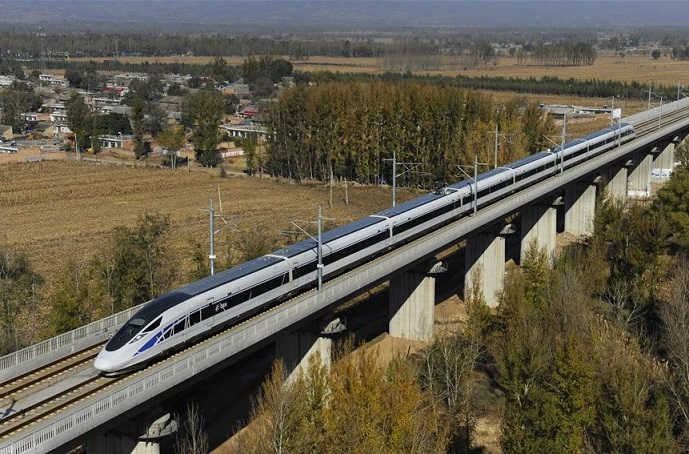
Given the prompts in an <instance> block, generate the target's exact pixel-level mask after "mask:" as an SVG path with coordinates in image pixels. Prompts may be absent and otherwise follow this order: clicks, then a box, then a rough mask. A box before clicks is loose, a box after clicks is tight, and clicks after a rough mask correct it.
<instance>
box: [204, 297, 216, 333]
mask: <svg viewBox="0 0 689 454" xmlns="http://www.w3.org/2000/svg"><path fill="white" fill-rule="evenodd" d="M214 300H215V298H213V297H210V298H208V299H207V300H206V307H207V308H208V316H207V317H205V322H206V326H207V327H211V326H213V323H215V307H214V306H213V301H214Z"/></svg>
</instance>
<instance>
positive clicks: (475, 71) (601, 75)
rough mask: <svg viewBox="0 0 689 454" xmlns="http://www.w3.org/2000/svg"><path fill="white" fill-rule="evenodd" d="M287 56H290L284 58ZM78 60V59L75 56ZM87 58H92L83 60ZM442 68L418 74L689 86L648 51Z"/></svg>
mask: <svg viewBox="0 0 689 454" xmlns="http://www.w3.org/2000/svg"><path fill="white" fill-rule="evenodd" d="M223 58H224V59H225V60H226V61H227V62H228V64H230V65H241V64H242V63H243V62H244V58H243V57H237V56H229V57H223ZM285 58H287V57H285ZM75 60H77V61H78V59H75ZM84 60H85V61H88V60H93V59H84ZM118 60H119V61H121V62H123V63H143V62H146V61H149V62H161V63H176V62H179V63H189V64H205V63H209V62H211V61H212V60H213V57H194V56H191V57H189V56H180V57H126V58H118ZM292 64H293V65H294V69H295V70H297V71H305V72H306V71H326V70H327V71H333V72H354V73H371V74H377V73H383V72H384V71H385V69H383V62H382V61H381V59H378V58H345V57H311V58H309V59H308V60H292ZM441 64H442V69H441V70H434V71H417V73H419V74H442V75H445V76H451V77H452V76H456V75H464V76H471V77H478V76H491V77H493V76H502V77H517V78H528V77H536V78H540V77H543V76H552V77H559V78H563V79H569V78H570V77H572V78H575V79H581V80H587V79H599V80H619V81H623V82H632V81H637V82H640V83H643V84H653V85H656V84H657V85H667V86H676V85H677V84H678V83H679V84H681V85H684V86H689V76H688V74H689V61H676V60H672V59H670V57H668V56H661V57H660V58H659V59H658V60H653V58H652V57H651V56H650V55H649V54H648V53H647V54H644V53H643V52H636V53H628V54H626V55H625V56H624V57H621V56H619V55H618V54H613V53H601V54H599V56H598V58H597V59H596V62H595V63H594V64H593V65H591V66H552V67H547V66H537V65H517V59H516V58H510V57H503V58H500V59H499V61H498V62H497V63H495V64H493V63H490V64H487V65H481V66H477V67H471V66H467V65H466V59H465V58H463V57H450V56H448V57H444V58H443V60H442V63H441Z"/></svg>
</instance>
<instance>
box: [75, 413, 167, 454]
mask: <svg viewBox="0 0 689 454" xmlns="http://www.w3.org/2000/svg"><path fill="white" fill-rule="evenodd" d="M147 419H148V421H150V419H152V417H151V416H150V415H147V416H139V417H136V418H133V419H132V420H130V421H128V422H127V423H126V424H123V425H122V426H120V427H117V428H116V429H114V430H111V431H109V432H106V433H104V434H100V435H94V436H93V437H91V438H90V439H89V440H88V441H87V442H86V452H87V453H88V454H91V453H94V454H123V453H131V454H161V453H166V452H170V450H172V449H173V443H174V437H173V436H172V435H173V434H175V433H176V432H177V428H178V425H177V421H175V420H174V419H173V418H172V416H171V415H170V413H166V414H164V415H163V416H160V417H158V418H157V419H156V420H154V421H153V422H152V423H151V422H146V420H147Z"/></svg>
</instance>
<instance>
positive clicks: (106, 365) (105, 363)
mask: <svg viewBox="0 0 689 454" xmlns="http://www.w3.org/2000/svg"><path fill="white" fill-rule="evenodd" d="M93 367H95V368H96V369H98V370H100V371H102V372H112V371H113V369H112V361H110V360H109V359H106V358H103V355H98V356H96V360H95V361H94V362H93Z"/></svg>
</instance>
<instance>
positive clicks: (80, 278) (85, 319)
mask: <svg viewBox="0 0 689 454" xmlns="http://www.w3.org/2000/svg"><path fill="white" fill-rule="evenodd" d="M90 271H91V270H90V269H89V267H88V266H87V265H86V264H80V263H77V262H76V261H75V260H74V259H69V260H68V261H67V263H66V265H65V267H64V269H63V270H62V271H61V273H60V274H59V275H58V276H57V279H56V282H55V283H54V285H53V286H52V288H53V291H52V292H51V294H50V295H49V297H48V304H49V305H50V330H51V332H52V333H53V334H54V335H57V334H61V333H64V332H67V331H70V330H73V329H76V328H78V327H80V326H84V325H85V324H87V323H89V322H91V321H92V320H93V319H94V318H95V317H94V316H95V315H96V314H97V313H98V308H99V306H100V305H101V302H102V300H103V295H101V294H100V293H99V292H98V291H97V290H96V291H94V289H93V288H92V287H93V286H92V280H91V276H90Z"/></svg>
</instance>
